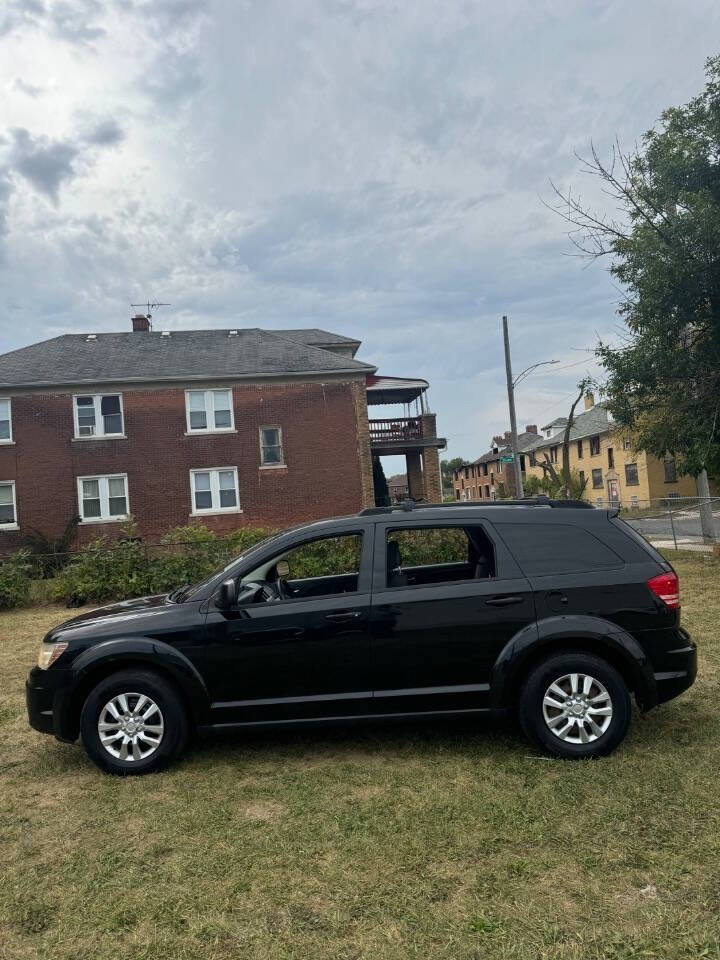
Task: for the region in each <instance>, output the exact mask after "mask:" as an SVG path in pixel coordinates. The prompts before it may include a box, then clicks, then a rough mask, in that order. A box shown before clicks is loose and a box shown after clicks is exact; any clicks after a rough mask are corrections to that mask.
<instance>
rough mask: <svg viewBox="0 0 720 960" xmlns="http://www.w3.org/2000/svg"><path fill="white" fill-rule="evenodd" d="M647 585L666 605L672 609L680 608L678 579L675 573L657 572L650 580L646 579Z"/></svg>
mask: <svg viewBox="0 0 720 960" xmlns="http://www.w3.org/2000/svg"><path fill="white" fill-rule="evenodd" d="M647 585H648V586H649V587H650V589H651V590H652V592H653V593H654V594H655V596H656V597H660V599H661V600H662V602H663V603H664V604H665V606H666V607H670V608H671V609H672V610H679V609H680V581H679V580H678V575H677V574H676V573H674V572H670V573H659V574H658V575H657V576H656V577H653V578H652V580H648V582H647Z"/></svg>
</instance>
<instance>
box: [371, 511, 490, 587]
mask: <svg viewBox="0 0 720 960" xmlns="http://www.w3.org/2000/svg"><path fill="white" fill-rule="evenodd" d="M385 550H386V558H387V565H386V585H387V586H388V587H411V586H421V585H423V584H425V585H428V584H435V583H453V582H455V581H458V580H476V579H483V578H486V577H492V576H494V575H495V554H494V550H493V548H492V544H491V543H490V540H489V539H488V536H487V534H486V533H485V531H484V530H483V529H482V527H479V526H472V527H448V526H445V527H443V526H441V525H437V526H431V527H416V526H412V527H398V528H395V529H391V530H388V532H387V537H386V546H385Z"/></svg>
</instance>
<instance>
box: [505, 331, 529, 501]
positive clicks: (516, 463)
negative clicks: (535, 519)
mask: <svg viewBox="0 0 720 960" xmlns="http://www.w3.org/2000/svg"><path fill="white" fill-rule="evenodd" d="M502 320H503V340H504V342H505V375H506V376H507V392H508V406H509V408H510V433H511V438H512V453H513V467H514V468H515V496H516V497H518V498H519V499H522V498H523V497H524V495H525V492H524V490H523V482H522V471H521V469H520V456H519V454H518V435H517V420H516V418H515V386H514V384H513V375H512V364H511V363H510V337H509V335H508V320H507V317H503V318H502Z"/></svg>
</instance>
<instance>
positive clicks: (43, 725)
mask: <svg viewBox="0 0 720 960" xmlns="http://www.w3.org/2000/svg"><path fill="white" fill-rule="evenodd" d="M70 683H71V677H70V674H69V671H67V670H59V669H57V668H55V669H53V667H51V668H50V669H49V670H41V669H40V668H39V667H33V668H32V670H31V671H30V675H29V676H28V678H27V681H26V682H25V703H26V705H27V714H28V721H29V723H30V726H31V727H32V728H33V730H39V731H40V733H51V734H53V735H54V736H56V737H57V738H58V740H70V741H72V740H76V739H77V733H76V732H75V733H74V731H73V730H71V729H70V719H71V718H70V710H69V706H70V694H71V687H70ZM73 734H74V735H73Z"/></svg>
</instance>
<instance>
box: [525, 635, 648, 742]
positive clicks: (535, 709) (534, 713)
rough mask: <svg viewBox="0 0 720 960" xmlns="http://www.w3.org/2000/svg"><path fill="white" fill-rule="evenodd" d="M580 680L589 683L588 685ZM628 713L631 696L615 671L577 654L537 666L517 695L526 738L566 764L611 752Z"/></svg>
mask: <svg viewBox="0 0 720 960" xmlns="http://www.w3.org/2000/svg"><path fill="white" fill-rule="evenodd" d="M573 675H575V677H576V679H575V681H573ZM585 678H592V684H590V681H589V680H587V681H586V680H585ZM586 683H587V684H589V689H587V687H586ZM573 686H575V688H576V691H577V695H573ZM551 688H552V689H551ZM586 689H587V692H585V690H586ZM561 693H564V694H565V696H564V697H561V696H560V694H561ZM546 696H548V698H549V700H547V701H546V699H545V698H546ZM554 704H557V706H555V705H554ZM608 709H609V710H610V713H609V714H608V712H607V711H608ZM630 713H631V707H630V694H629V692H628V689H627V686H626V685H625V681H624V680H623V678H622V677H621V676H620V674H619V673H618V671H617V670H616V669H615V668H614V667H613V666H611V665H610V664H609V663H608V662H607V661H606V660H603V659H602V658H601V657H597V656H595V655H594V654H590V653H583V652H582V651H580V650H578V651H572V650H571V651H567V652H564V653H558V654H555V655H554V656H549V657H548V658H547V659H546V660H543V661H542V662H541V663H539V664H537V665H536V666H535V667H533V669H532V670H531V671H530V673H529V674H528V676H527V679H526V680H525V682H524V684H523V686H522V690H521V692H520V703H519V718H520V724H521V726H522V728H523V731H524V732H525V735H526V736H527V737H528V739H529V740H531V741H532V742H534V743H536V744H537V745H538V746H540V747H542V748H543V750H545V751H547V752H548V753H551V754H552V755H553V756H556V757H563V758H566V759H571V760H578V759H582V758H583V757H601V756H606V755H607V754H608V753H612V751H613V750H614V749H615V748H616V747H617V746H618V744H620V743H621V742H622V741H623V739H624V738H625V734H626V733H627V730H628V727H629V725H630Z"/></svg>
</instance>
